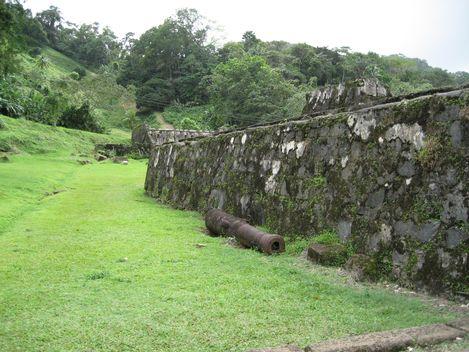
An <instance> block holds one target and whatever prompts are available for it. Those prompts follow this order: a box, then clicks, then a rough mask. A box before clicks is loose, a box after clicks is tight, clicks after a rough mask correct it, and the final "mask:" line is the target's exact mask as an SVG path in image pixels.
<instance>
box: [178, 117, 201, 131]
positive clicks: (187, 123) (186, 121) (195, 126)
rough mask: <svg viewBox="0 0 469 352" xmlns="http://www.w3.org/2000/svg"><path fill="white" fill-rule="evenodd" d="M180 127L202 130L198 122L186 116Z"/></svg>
mask: <svg viewBox="0 0 469 352" xmlns="http://www.w3.org/2000/svg"><path fill="white" fill-rule="evenodd" d="M179 128H181V129H183V130H200V129H201V128H200V126H199V124H198V123H197V122H195V121H194V120H192V119H191V118H190V117H184V118H183V119H182V121H181V123H180V124H179Z"/></svg>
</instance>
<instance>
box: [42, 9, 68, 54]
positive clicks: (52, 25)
mask: <svg viewBox="0 0 469 352" xmlns="http://www.w3.org/2000/svg"><path fill="white" fill-rule="evenodd" d="M36 19H37V20H38V21H39V23H41V25H42V28H43V29H44V31H45V32H46V35H47V39H48V40H49V42H50V43H51V45H52V46H54V47H57V44H58V38H59V31H60V29H61V28H62V15H61V13H60V10H59V9H58V7H56V6H50V7H49V8H48V9H47V10H44V11H42V12H39V13H38V14H37V15H36Z"/></svg>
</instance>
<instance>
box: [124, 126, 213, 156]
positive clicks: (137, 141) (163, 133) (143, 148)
mask: <svg viewBox="0 0 469 352" xmlns="http://www.w3.org/2000/svg"><path fill="white" fill-rule="evenodd" d="M210 135H211V132H205V131H195V130H159V129H156V128H151V127H150V126H148V125H147V124H142V125H140V126H138V127H136V128H135V129H134V130H133V131H132V146H133V147H134V149H136V150H138V151H139V152H140V153H141V154H142V155H150V152H151V150H152V149H153V148H154V147H156V146H158V145H162V144H165V143H171V142H178V141H182V140H184V139H188V138H194V137H207V136H210Z"/></svg>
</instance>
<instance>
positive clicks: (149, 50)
mask: <svg viewBox="0 0 469 352" xmlns="http://www.w3.org/2000/svg"><path fill="white" fill-rule="evenodd" d="M209 30H210V27H209V26H208V25H207V24H206V22H205V20H204V18H203V17H202V16H201V15H200V14H199V13H198V12H197V11H196V10H194V9H183V10H179V11H178V12H177V14H176V16H175V17H171V18H168V19H166V20H165V21H164V23H163V24H161V25H160V26H158V27H154V28H151V29H150V30H148V31H146V32H145V33H144V34H143V35H142V36H141V37H140V39H138V40H136V41H135V43H134V44H133V46H132V48H131V49H130V53H129V55H127V57H126V59H125V63H124V65H123V69H122V72H121V74H120V76H119V79H118V81H119V83H121V84H124V85H128V84H134V85H136V86H137V88H138V89H137V105H138V107H139V108H141V109H150V110H152V109H156V110H161V109H162V108H164V107H165V106H167V105H168V104H170V103H171V102H172V101H179V102H181V103H187V102H197V103H201V102H204V101H206V100H207V94H206V90H205V89H204V86H203V85H201V82H205V80H204V77H206V76H208V75H209V74H210V72H211V68H212V67H213V66H214V65H215V63H216V56H215V49H214V47H213V46H212V45H210V44H208V43H207V34H208V32H209Z"/></svg>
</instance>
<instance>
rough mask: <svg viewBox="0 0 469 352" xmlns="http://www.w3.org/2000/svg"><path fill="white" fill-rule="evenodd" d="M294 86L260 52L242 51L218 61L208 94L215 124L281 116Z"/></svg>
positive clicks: (247, 122) (245, 121)
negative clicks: (232, 56)
mask: <svg viewBox="0 0 469 352" xmlns="http://www.w3.org/2000/svg"><path fill="white" fill-rule="evenodd" d="M293 91H294V87H293V85H292V84H290V83H289V82H287V81H286V80H284V79H283V78H282V76H281V74H280V72H279V71H278V70H275V69H273V68H272V67H270V66H269V65H268V64H267V62H266V60H265V59H264V58H262V57H260V56H250V55H246V56H244V57H242V58H239V59H237V58H233V59H230V60H228V61H227V62H226V63H221V64H219V65H218V66H217V67H216V68H215V70H214V72H213V75H212V84H211V86H210V96H211V99H212V103H213V105H214V107H215V114H216V116H219V117H223V120H222V121H219V124H223V123H226V124H228V125H243V126H246V125H250V124H253V123H256V122H259V121H261V120H265V119H274V118H279V117H283V116H285V110H284V107H285V105H286V102H287V101H288V99H289V98H290V97H291V96H292V94H293Z"/></svg>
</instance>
